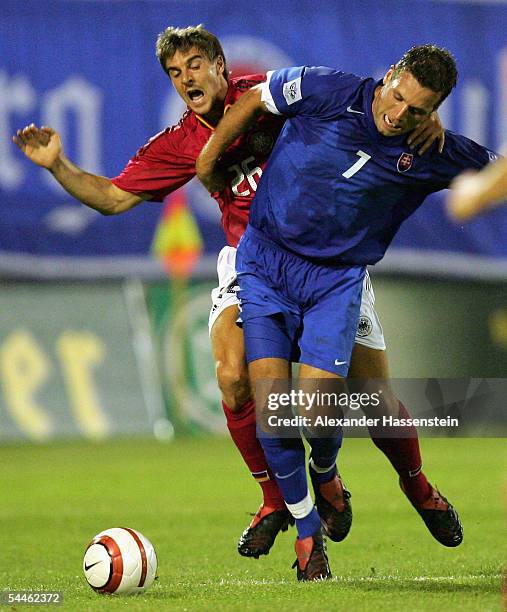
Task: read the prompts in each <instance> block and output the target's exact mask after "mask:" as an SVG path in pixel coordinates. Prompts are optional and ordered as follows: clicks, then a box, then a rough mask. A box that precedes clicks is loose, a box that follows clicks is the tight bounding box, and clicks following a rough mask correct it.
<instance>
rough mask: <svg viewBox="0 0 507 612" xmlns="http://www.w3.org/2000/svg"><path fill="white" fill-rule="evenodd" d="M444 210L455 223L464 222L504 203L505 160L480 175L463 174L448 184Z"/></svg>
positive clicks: (489, 167) (506, 175)
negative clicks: (448, 188) (445, 208)
mask: <svg viewBox="0 0 507 612" xmlns="http://www.w3.org/2000/svg"><path fill="white" fill-rule="evenodd" d="M450 189H451V191H450V192H449V195H448V196H447V202H446V205H447V211H448V212H449V214H450V216H451V217H452V218H453V219H454V220H456V221H467V220H468V219H472V218H473V217H475V216H477V215H478V214H479V213H481V212H484V211H486V210H488V209H490V208H493V207H494V206H495V205H497V204H499V203H500V202H502V201H504V200H507V158H503V159H499V160H498V161H496V162H494V163H493V164H489V165H488V166H486V167H485V168H484V169H483V170H481V171H480V172H472V171H468V172H464V173H463V174H460V175H459V176H458V177H457V178H455V179H454V181H453V182H452V183H451V185H450Z"/></svg>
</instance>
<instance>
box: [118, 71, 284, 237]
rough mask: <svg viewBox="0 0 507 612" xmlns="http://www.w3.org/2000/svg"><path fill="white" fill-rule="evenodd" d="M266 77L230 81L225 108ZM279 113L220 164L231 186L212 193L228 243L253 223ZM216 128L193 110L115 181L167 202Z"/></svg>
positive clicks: (239, 142)
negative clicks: (253, 209)
mask: <svg viewBox="0 0 507 612" xmlns="http://www.w3.org/2000/svg"><path fill="white" fill-rule="evenodd" d="M264 80H265V75H259V74H256V75H251V76H243V77H237V78H234V79H232V80H231V81H230V83H229V89H228V91H227V95H226V98H225V109H227V107H228V106H230V105H232V104H234V102H236V100H237V99H238V98H239V97H240V96H241V94H242V93H243V92H245V91H247V90H248V89H250V88H251V87H253V86H254V85H257V84H258V83H261V82H262V81H264ZM283 121H284V119H283V118H281V117H279V116H277V115H272V114H269V115H263V116H262V117H261V118H260V119H259V120H258V121H257V122H256V123H255V125H254V126H252V127H251V128H250V130H249V131H248V132H246V133H245V134H243V135H242V136H240V137H239V138H238V139H237V140H236V141H235V142H234V143H233V144H232V145H231V146H230V147H229V148H228V149H227V151H226V152H225V153H224V154H223V155H222V157H221V160H220V166H221V168H222V170H224V172H225V176H226V178H227V186H226V187H225V189H224V190H223V191H221V192H219V193H214V194H212V197H213V198H214V199H215V200H216V201H217V202H218V205H219V206H220V210H221V212H222V227H223V228H224V232H225V235H226V238H227V242H228V244H230V245H231V246H237V244H238V242H239V239H240V238H241V236H242V235H243V232H244V231H245V229H246V225H247V223H248V212H249V209H250V204H251V202H252V199H253V197H254V195H255V191H256V189H257V183H258V181H259V179H260V177H261V175H262V170H263V168H264V166H265V165H266V162H267V160H268V157H269V155H270V153H271V149H272V148H273V145H274V143H275V140H276V138H277V136H278V134H279V132H280V129H281V127H282V125H283ZM212 131H213V128H212V127H211V126H210V125H208V124H207V123H206V121H205V120H204V119H203V118H202V117H200V116H198V115H196V114H195V113H194V112H193V111H190V110H187V111H186V112H185V113H184V115H183V116H182V118H181V119H180V121H179V123H178V125H175V126H173V127H170V128H166V129H165V130H164V131H163V132H160V133H159V134H157V135H156V136H154V137H153V138H151V139H150V140H149V141H148V142H147V144H145V145H144V147H142V148H141V149H139V151H138V152H137V153H136V154H135V156H134V157H133V158H132V159H131V160H130V161H129V162H128V164H127V165H126V166H125V168H124V169H123V171H122V173H121V174H120V175H119V176H117V177H116V178H114V179H112V182H113V183H114V184H115V185H116V186H117V187H119V188H120V189H123V190H124V191H128V192H130V193H135V194H136V195H140V194H142V193H147V194H149V195H150V196H151V200H153V201H155V202H161V201H162V200H163V199H164V197H165V196H166V195H168V194H169V193H171V192H173V191H175V190H176V189H178V188H179V187H181V186H182V185H184V184H185V183H187V182H188V181H189V180H190V179H191V178H193V177H194V176H195V162H196V159H197V157H198V156H199V153H200V152H201V150H202V148H203V147H204V145H205V144H206V143H207V142H208V139H209V137H210V135H211V132H212Z"/></svg>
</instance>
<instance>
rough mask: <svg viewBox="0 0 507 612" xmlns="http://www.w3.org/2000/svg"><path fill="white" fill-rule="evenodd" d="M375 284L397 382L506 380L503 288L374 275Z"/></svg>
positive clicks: (506, 304)
mask: <svg viewBox="0 0 507 612" xmlns="http://www.w3.org/2000/svg"><path fill="white" fill-rule="evenodd" d="M373 284H374V287H375V294H376V303H375V308H376V309H377V312H378V314H379V316H380V319H381V321H382V325H383V328H384V333H385V337H386V342H387V348H388V352H389V361H390V365H391V376H393V378H394V377H396V378H418V377H440V378H460V377H469V376H470V377H476V378H481V377H490V378H503V377H505V376H506V374H507V289H506V286H505V285H504V284H489V283H484V284H481V283H471V282H459V281H436V280H408V279H399V278H398V279H389V278H385V277H380V278H375V276H374V275H373Z"/></svg>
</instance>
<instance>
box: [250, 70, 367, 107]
mask: <svg viewBox="0 0 507 612" xmlns="http://www.w3.org/2000/svg"><path fill="white" fill-rule="evenodd" d="M360 81H361V79H360V78H359V77H357V76H355V75H353V74H348V73H346V72H340V71H338V70H334V69H332V68H326V67H324V66H318V67H309V66H299V67H294V68H283V69H281V70H273V71H270V72H268V73H267V77H266V81H265V82H264V83H263V84H262V85H261V87H262V101H263V102H264V104H265V106H266V108H267V110H268V111H270V112H272V113H275V114H278V115H284V116H285V117H294V116H295V115H309V116H322V117H326V116H331V115H332V114H334V113H336V112H337V111H338V110H339V109H340V108H341V107H342V106H343V102H344V101H345V100H346V96H347V94H348V92H349V91H350V90H351V88H355V87H356V86H357V85H358V83H360Z"/></svg>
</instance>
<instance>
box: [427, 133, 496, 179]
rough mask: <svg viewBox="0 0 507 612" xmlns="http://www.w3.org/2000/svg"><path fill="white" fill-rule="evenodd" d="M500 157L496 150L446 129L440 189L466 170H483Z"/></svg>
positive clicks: (440, 166)
mask: <svg viewBox="0 0 507 612" xmlns="http://www.w3.org/2000/svg"><path fill="white" fill-rule="evenodd" d="M499 157H500V156H499V155H498V154H497V153H495V152H494V151H491V150H490V149H487V148H486V147H483V146H482V145H480V144H478V143H477V142H475V141H473V140H471V139H470V138H466V136H462V135H461V134H455V133H454V132H451V131H450V130H446V140H445V148H444V152H443V154H442V156H441V161H440V163H438V165H439V170H442V173H441V176H440V178H441V185H440V189H444V188H446V187H448V186H449V183H450V182H451V181H452V180H453V179H454V178H455V177H456V176H457V175H458V174H461V172H463V171H464V170H481V168H484V166H486V165H487V164H489V163H490V162H492V161H495V160H496V159H498V158H499Z"/></svg>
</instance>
